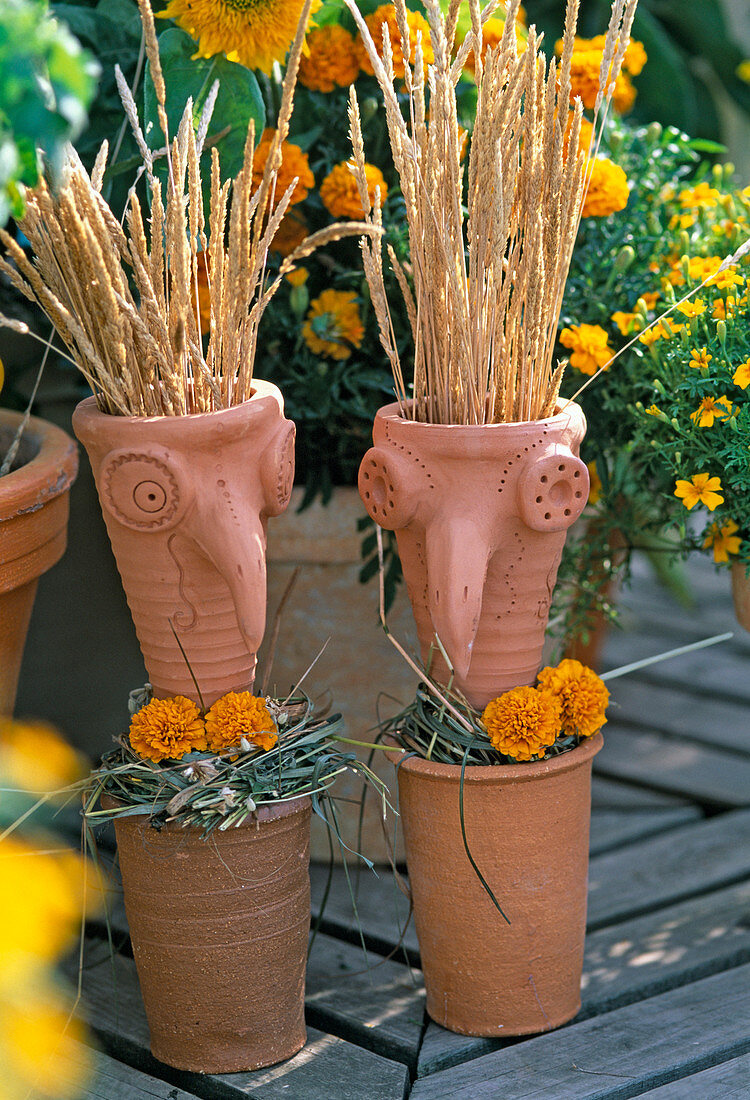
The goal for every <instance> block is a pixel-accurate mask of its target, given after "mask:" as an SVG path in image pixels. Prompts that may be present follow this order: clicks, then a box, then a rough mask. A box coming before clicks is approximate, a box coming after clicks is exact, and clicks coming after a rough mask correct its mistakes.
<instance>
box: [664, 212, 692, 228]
mask: <svg viewBox="0 0 750 1100" xmlns="http://www.w3.org/2000/svg"><path fill="white" fill-rule="evenodd" d="M691 225H695V215H694V214H673V215H672V217H671V218H670V219H669V228H670V229H690V227H691Z"/></svg>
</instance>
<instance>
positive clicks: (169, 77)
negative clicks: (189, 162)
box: [144, 27, 265, 179]
mask: <svg viewBox="0 0 750 1100" xmlns="http://www.w3.org/2000/svg"><path fill="white" fill-rule="evenodd" d="M195 48H196V46H195V42H194V41H193V39H192V38H191V37H190V35H188V34H186V33H185V32H184V31H182V30H180V29H179V28H178V27H169V28H168V29H167V30H166V31H164V32H163V33H162V34H161V35H160V36H159V56H160V58H161V65H162V69H163V72H164V81H165V84H166V87H167V104H166V106H167V120H168V122H169V136H170V139H172V138H173V137H174V136H175V135H176V133H177V129H178V127H179V124H180V119H181V118H182V115H183V112H184V110H185V104H186V102H187V100H188V98H189V97H190V96H192V98H193V117H194V120H195V125H196V127H197V124H198V120H199V119H200V116H201V111H202V109H203V105H204V103H205V101H206V98H207V96H208V94H209V92H210V91H211V87H212V85H213V83H214V81H215V80H218V81H219V95H218V98H217V100H216V106H215V108H214V113H213V117H212V119H211V125H210V126H209V132H208V136H209V139H210V138H211V136H212V135H216V134H219V133H222V132H223V131H225V130H226V131H227V132H226V133H225V134H223V136H222V137H221V138H220V140H219V141H218V142H217V143H216V144H217V148H218V150H219V155H220V157H221V174H222V178H223V179H226V178H227V177H229V176H236V175H237V173H238V172H239V170H240V168H241V167H242V160H243V153H244V148H245V139H246V136H247V128H248V125H249V123H250V120H251V119H254V120H255V134H256V141H257V140H259V138H260V135H261V133H262V132H263V127H264V125H265V110H264V106H263V97H262V95H261V91H260V88H259V86H258V81H257V80H256V77H255V74H254V73H253V72H251V71H250V69H246V68H245V66H244V65H237V64H235V63H234V62H233V61H227V59H226V57H224V56H223V55H217V56H215V57H211V58H198V57H194V56H193V54H194V53H195ZM144 120H145V131H146V139H147V141H148V142H149V144H150V146H151V147H152V148H154V149H156V148H159V147H160V146H163V144H164V138H163V135H162V133H161V130H160V128H159V121H158V116H157V104H156V94H155V92H154V85H153V81H152V79H151V74H150V72H147V74H146V80H145V118H144Z"/></svg>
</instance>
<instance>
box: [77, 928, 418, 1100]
mask: <svg viewBox="0 0 750 1100" xmlns="http://www.w3.org/2000/svg"><path fill="white" fill-rule="evenodd" d="M93 951H94V954H93V957H92V959H91V960H90V961H87V965H86V968H85V970H84V998H85V1003H86V1006H87V1008H86V1011H87V1015H88V1020H89V1023H90V1026H91V1027H92V1028H93V1030H94V1032H95V1034H96V1036H97V1038H98V1039H99V1040H100V1042H101V1043H102V1045H103V1046H104V1048H105V1050H106V1051H107V1053H108V1054H109V1055H110V1056H111V1057H113V1058H117V1059H118V1060H120V1061H123V1062H126V1063H127V1064H129V1065H132V1066H134V1067H135V1068H137V1069H139V1070H141V1071H143V1072H144V1073H147V1074H153V1075H154V1076H159V1077H162V1078H163V1079H164V1080H166V1081H169V1082H171V1083H172V1084H176V1085H177V1086H178V1087H180V1088H183V1089H186V1090H188V1092H192V1093H194V1094H195V1095H196V1096H198V1097H205V1098H206V1100H238V1098H240V1097H245V1098H252V1100H256V1098H257V1100H289V1098H290V1097H294V1098H295V1100H321V1098H322V1097H327V1096H331V1095H335V1096H336V1098H337V1100H338V1098H339V1097H340V1098H341V1100H402V1097H403V1096H404V1090H405V1088H406V1085H407V1083H408V1079H409V1074H408V1070H407V1068H406V1066H403V1065H399V1064H398V1063H397V1062H394V1061H391V1060H389V1059H386V1058H382V1057H380V1056H378V1055H377V1054H372V1053H371V1052H370V1051H369V1050H364V1049H362V1048H361V1047H358V1046H354V1045H353V1044H352V1043H348V1042H346V1041H345V1040H343V1039H339V1038H337V1037H336V1036H333V1035H328V1034H325V1033H323V1032H320V1031H316V1030H314V1029H312V1028H310V1029H308V1042H307V1046H306V1047H305V1048H304V1049H303V1050H301V1051H300V1053H299V1054H297V1055H295V1057H294V1058H291V1059H290V1060H289V1061H288V1062H284V1063H282V1064H281V1065H278V1066H271V1067H270V1068H268V1069H262V1070H255V1071H253V1072H252V1073H227V1074H198V1073H185V1072H183V1071H180V1070H173V1069H171V1068H170V1067H168V1066H165V1065H164V1064H163V1063H162V1062H158V1061H157V1060H156V1059H155V1058H154V1057H153V1055H152V1054H151V1051H150V1050H149V1035H148V1024H147V1023H146V1015H145V1012H144V1010H143V1001H142V1000H141V993H140V989H139V988H138V980H137V977H136V971H135V963H134V962H133V961H132V959H126V958H123V957H122V956H119V955H118V956H116V957H115V958H114V959H113V960H111V961H110V959H109V957H108V951H107V948H106V944H104V943H101V942H99V943H97V944H96V945H95V946H94V949H93ZM334 1081H335V1082H336V1083H337V1084H336V1088H337V1092H336V1093H335V1094H331V1092H330V1091H329V1090H330V1088H331V1082H334Z"/></svg>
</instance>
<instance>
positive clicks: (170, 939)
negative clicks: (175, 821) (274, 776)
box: [115, 798, 310, 1073]
mask: <svg viewBox="0 0 750 1100" xmlns="http://www.w3.org/2000/svg"><path fill="white" fill-rule="evenodd" d="M115 830H116V833H117V848H118V852H119V859H120V868H121V870H122V883H123V891H124V896H125V909H126V912H127V917H128V925H129V927H130V934H131V938H132V943H133V957H134V959H135V963H136V967H137V969H138V980H139V982H140V986H141V992H142V994H143V1001H144V1005H145V1008H146V1016H147V1018H148V1025H149V1030H150V1032H151V1051H152V1053H153V1055H154V1057H156V1058H158V1059H159V1060H160V1061H162V1062H166V1063H167V1064H168V1065H170V1066H175V1067H176V1068H177V1069H183V1070H192V1071H194V1072H196V1073H234V1072H238V1071H240V1070H252V1069H258V1068H259V1067H261V1066H268V1065H273V1064H274V1063H275V1062H280V1061H282V1060H284V1059H285V1058H290V1057H291V1056H292V1055H293V1054H296V1052H297V1051H298V1050H301V1048H302V1047H303V1046H304V1044H305V1037H306V1033H305V1018H304V996H305V966H306V959H307V941H308V935H309V930H310V879H309V875H308V861H309V830H310V800H309V798H298V799H295V800H293V801H290V802H280V803H278V804H277V805H273V806H270V807H265V806H263V807H260V808H259V809H258V810H257V812H256V813H255V814H254V816H253V819H252V820H250V821H248V822H247V823H246V824H244V825H242V826H241V827H240V828H236V829H228V830H226V831H225V832H221V831H219V829H214V830H213V832H212V833H211V834H210V836H209V837H208V838H207V839H206V840H202V839H201V834H200V830H198V829H194V828H179V827H177V826H175V825H168V826H166V827H165V828H163V829H161V831H158V832H157V830H156V829H153V828H152V827H151V826H150V825H149V823H148V821H147V819H146V817H145V816H141V815H138V816H133V817H123V818H119V819H117V820H116V822H115Z"/></svg>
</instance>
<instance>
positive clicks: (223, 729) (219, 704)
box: [206, 691, 279, 752]
mask: <svg viewBox="0 0 750 1100" xmlns="http://www.w3.org/2000/svg"><path fill="white" fill-rule="evenodd" d="M206 734H207V736H208V746H209V748H210V749H211V752H220V751H221V750H222V749H233V748H239V746H240V739H241V738H243V737H244V738H245V740H247V741H249V742H250V743H251V744H253V745H257V746H258V747H259V748H261V749H263V751H264V752H268V750H269V749H272V748H273V747H274V745H275V744H276V742H277V741H278V739H279V738H278V730H277V728H276V723H275V722H274V720H273V718H272V717H271V713H270V711H269V709H268V707H267V706H266V701H265V699H261V698H260V697H259V696H257V695H251V694H250V692H249V691H230V692H229V693H228V694H227V695H222V697H221V699H217V700H216V702H215V703H214V705H213V706H212V707H210V709H209V710H207V711H206Z"/></svg>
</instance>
